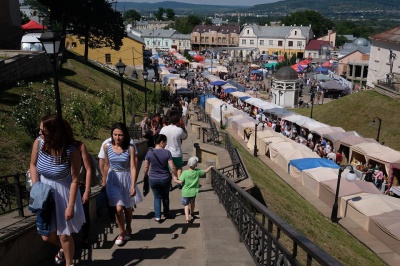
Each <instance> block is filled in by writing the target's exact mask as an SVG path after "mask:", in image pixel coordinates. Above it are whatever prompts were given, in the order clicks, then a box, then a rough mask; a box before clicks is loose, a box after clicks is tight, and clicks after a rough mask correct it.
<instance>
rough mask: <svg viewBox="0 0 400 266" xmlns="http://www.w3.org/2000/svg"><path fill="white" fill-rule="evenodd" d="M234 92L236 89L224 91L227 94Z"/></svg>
mask: <svg viewBox="0 0 400 266" xmlns="http://www.w3.org/2000/svg"><path fill="white" fill-rule="evenodd" d="M234 91H236V89H235V88H227V89H225V90H224V92H225V93H230V92H234Z"/></svg>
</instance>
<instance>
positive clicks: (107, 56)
mask: <svg viewBox="0 0 400 266" xmlns="http://www.w3.org/2000/svg"><path fill="white" fill-rule="evenodd" d="M106 64H111V54H106Z"/></svg>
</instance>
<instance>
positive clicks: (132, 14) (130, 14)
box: [124, 9, 142, 23]
mask: <svg viewBox="0 0 400 266" xmlns="http://www.w3.org/2000/svg"><path fill="white" fill-rule="evenodd" d="M141 18H142V16H141V15H140V14H139V12H137V11H136V10H134V9H129V10H128V11H126V12H125V13H124V20H126V21H129V22H130V23H133V22H134V21H139V20H140V19H141Z"/></svg>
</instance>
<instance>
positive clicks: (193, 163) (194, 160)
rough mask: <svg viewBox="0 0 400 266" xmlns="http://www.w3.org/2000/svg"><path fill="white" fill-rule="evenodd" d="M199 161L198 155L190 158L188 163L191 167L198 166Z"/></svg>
mask: <svg viewBox="0 0 400 266" xmlns="http://www.w3.org/2000/svg"><path fill="white" fill-rule="evenodd" d="M198 162H199V158H197V157H196V156H193V157H190V158H189V160H188V165H189V167H192V168H193V167H196V166H197V163H198Z"/></svg>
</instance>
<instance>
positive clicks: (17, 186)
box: [0, 173, 29, 217]
mask: <svg viewBox="0 0 400 266" xmlns="http://www.w3.org/2000/svg"><path fill="white" fill-rule="evenodd" d="M25 182H26V175H25V174H21V173H16V174H14V175H4V176H0V215H2V214H6V213H10V212H13V211H16V210H18V216H20V217H24V207H25V206H28V203H29V202H28V199H29V196H28V190H27V189H26V186H25Z"/></svg>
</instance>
